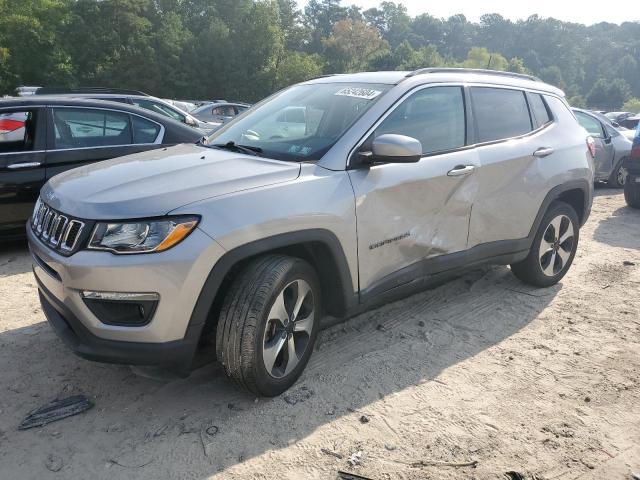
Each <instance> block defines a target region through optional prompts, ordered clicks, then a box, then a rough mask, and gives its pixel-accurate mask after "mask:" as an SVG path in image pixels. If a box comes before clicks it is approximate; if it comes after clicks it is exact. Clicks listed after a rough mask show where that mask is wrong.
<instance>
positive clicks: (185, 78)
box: [0, 0, 640, 109]
mask: <svg viewBox="0 0 640 480" xmlns="http://www.w3.org/2000/svg"><path fill="white" fill-rule="evenodd" d="M440 66H453V67H472V68H491V69H496V70H508V71H511V72H516V73H532V74H534V75H537V76H539V77H541V78H542V79H544V80H545V81H547V82H550V83H553V84H555V85H557V86H558V87H560V88H562V89H564V90H565V91H566V93H567V96H568V97H569V98H571V99H572V100H573V101H575V102H580V104H581V105H583V106H589V107H594V108H601V109H614V108H621V107H622V106H623V104H625V102H626V101H628V100H629V99H630V98H631V97H635V98H640V23H639V22H626V23H623V24H622V25H614V24H609V23H599V24H595V25H592V26H584V25H580V24H575V23H568V22H561V21H559V20H555V19H552V18H541V17H539V16H537V15H533V16H531V17H529V18H527V19H526V20H519V21H515V22H514V21H511V20H508V19H505V18H504V17H502V16H501V15H499V14H496V13H488V14H486V15H483V16H482V17H481V18H480V21H479V22H477V23H474V22H470V21H469V20H467V18H466V17H465V16H464V15H461V14H460V15H454V16H451V17H449V18H436V17H434V16H432V15H429V14H428V13H425V14H422V15H418V16H417V17H411V16H410V15H409V14H408V13H407V9H406V8H405V7H404V6H403V5H402V4H401V3H398V2H392V1H382V2H381V3H380V4H379V6H378V7H375V8H369V9H366V10H364V11H363V10H362V9H360V8H359V7H356V6H350V5H349V4H348V3H347V1H346V0H345V1H344V2H343V1H341V0H309V1H308V2H307V3H306V6H305V7H304V10H301V9H300V8H299V5H298V4H297V3H296V0H233V1H230V0H0V93H10V92H12V91H13V89H14V88H15V87H16V86H18V85H21V84H27V85H29V84H31V85H34V84H35V85H47V86H112V87H127V88H137V89H141V90H145V91H149V92H150V93H153V94H155V95H159V96H164V97H174V98H178V97H180V98H196V97H199V98H220V97H226V98H230V99H238V100H246V101H255V100H258V99H260V98H262V97H264V96H266V95H268V94H269V93H271V92H273V91H274V90H276V89H279V88H283V87H285V86H287V85H289V84H291V83H294V82H298V81H302V80H305V79H307V78H311V77H314V76H318V75H321V74H328V73H343V72H350V71H357V70H383V69H384V70H412V69H417V68H422V67H440Z"/></svg>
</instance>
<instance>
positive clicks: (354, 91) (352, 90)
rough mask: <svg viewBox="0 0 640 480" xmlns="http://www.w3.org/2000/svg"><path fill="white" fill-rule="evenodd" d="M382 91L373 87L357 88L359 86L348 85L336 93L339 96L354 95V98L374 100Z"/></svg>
mask: <svg viewBox="0 0 640 480" xmlns="http://www.w3.org/2000/svg"><path fill="white" fill-rule="evenodd" d="M381 93H382V92H381V91H380V90H373V89H371V88H357V87H347V88H343V89H342V90H338V91H337V92H336V93H334V95H337V96H339V97H354V98H364V99H365V100H373V99H374V98H376V97H377V96H378V95H380V94H381Z"/></svg>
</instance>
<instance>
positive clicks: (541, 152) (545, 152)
mask: <svg viewBox="0 0 640 480" xmlns="http://www.w3.org/2000/svg"><path fill="white" fill-rule="evenodd" d="M553 152H554V150H553V148H551V147H540V148H539V149H537V150H536V151H535V152H533V156H534V157H541V158H542V157H548V156H549V155H551V154H552V153H553Z"/></svg>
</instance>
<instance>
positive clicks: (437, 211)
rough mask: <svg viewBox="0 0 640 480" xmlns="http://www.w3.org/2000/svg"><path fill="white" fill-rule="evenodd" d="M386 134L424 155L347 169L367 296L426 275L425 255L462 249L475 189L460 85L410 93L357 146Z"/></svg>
mask: <svg viewBox="0 0 640 480" xmlns="http://www.w3.org/2000/svg"><path fill="white" fill-rule="evenodd" d="M383 134H400V135H406V136H409V137H413V138H415V139H417V140H419V141H420V142H421V143H422V148H423V153H424V157H423V158H422V159H421V160H420V161H419V162H417V163H406V164H394V163H388V164H380V165H373V166H370V167H364V166H363V167H360V168H358V169H353V170H349V171H348V172H349V177H350V178H351V183H352V185H353V189H354V192H355V195H356V216H357V231H358V258H359V273H360V289H361V291H362V292H363V293H364V294H368V295H375V294H378V293H382V292H384V291H387V290H390V289H392V288H395V287H397V286H400V285H403V284H408V283H409V282H413V281H415V280H416V279H419V278H421V277H423V276H424V275H425V273H426V270H425V265H426V263H425V260H427V259H433V258H435V257H438V256H441V255H445V254H451V253H455V252H460V251H463V250H465V249H466V248H467V234H468V228H469V215H470V213H471V206H472V204H473V199H474V196H475V192H476V189H477V182H476V175H475V169H476V168H478V166H479V164H478V162H477V154H476V152H475V150H473V149H465V148H464V147H465V145H466V116H465V101H464V92H463V88H462V87H461V86H430V87H426V88H424V87H422V88H420V89H419V90H417V91H413V92H412V93H410V94H408V95H407V96H406V97H405V98H404V99H403V100H401V101H400V102H399V103H398V104H397V106H396V107H395V108H394V109H393V110H392V111H391V112H390V113H389V114H388V115H387V116H386V117H385V118H384V119H383V120H382V121H381V122H380V123H379V124H378V125H377V126H376V127H375V128H374V129H373V131H372V132H371V133H370V134H369V135H368V138H367V139H366V140H365V141H364V143H363V145H362V146H361V147H359V151H366V150H367V149H370V147H368V145H370V142H372V141H373V139H374V138H376V137H378V136H380V135H383Z"/></svg>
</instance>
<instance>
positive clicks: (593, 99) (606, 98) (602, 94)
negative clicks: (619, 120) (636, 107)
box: [587, 78, 631, 110]
mask: <svg viewBox="0 0 640 480" xmlns="http://www.w3.org/2000/svg"><path fill="white" fill-rule="evenodd" d="M629 97H631V89H630V88H629V84H627V82H625V81H624V80H622V79H619V78H618V79H615V80H612V81H608V80H606V79H604V78H601V79H599V80H598V81H597V82H596V83H595V85H594V86H593V88H592V89H591V91H590V92H589V95H588V96H587V103H588V104H589V106H590V107H592V108H598V109H603V110H618V109H620V108H622V105H623V104H624V102H625V101H627V100H628V99H629Z"/></svg>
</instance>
